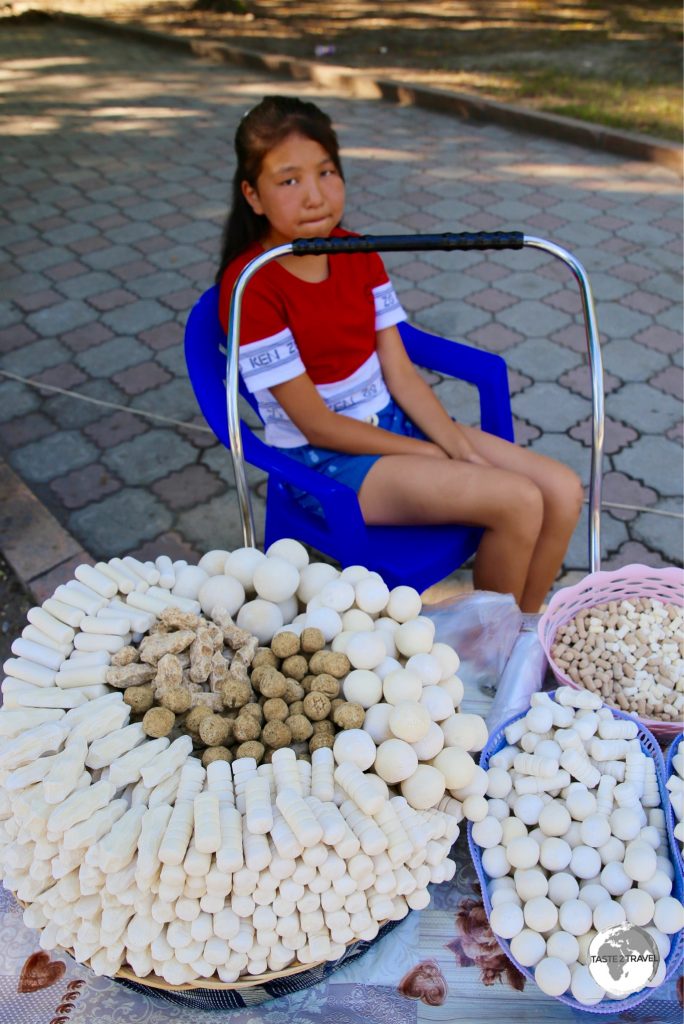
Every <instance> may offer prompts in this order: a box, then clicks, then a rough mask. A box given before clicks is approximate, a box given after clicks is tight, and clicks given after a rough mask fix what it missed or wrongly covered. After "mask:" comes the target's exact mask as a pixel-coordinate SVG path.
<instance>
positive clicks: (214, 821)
mask: <svg viewBox="0 0 684 1024" xmlns="http://www.w3.org/2000/svg"><path fill="white" fill-rule="evenodd" d="M193 812H194V823H195V845H196V847H197V849H198V850H199V851H200V853H216V852H217V851H218V850H219V849H220V847H221V822H220V817H219V802H218V798H217V797H216V796H215V794H214V793H210V792H208V791H205V792H202V793H199V794H198V795H197V796H196V797H195V800H194V804H193Z"/></svg>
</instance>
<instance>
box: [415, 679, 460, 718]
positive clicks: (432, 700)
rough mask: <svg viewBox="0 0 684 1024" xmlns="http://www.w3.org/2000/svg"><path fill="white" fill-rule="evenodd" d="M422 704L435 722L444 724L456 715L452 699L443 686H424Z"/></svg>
mask: <svg viewBox="0 0 684 1024" xmlns="http://www.w3.org/2000/svg"><path fill="white" fill-rule="evenodd" d="M420 703H421V704H422V705H423V707H424V708H425V710H426V711H427V713H428V714H429V716H430V718H431V719H432V721H433V722H443V721H444V720H445V719H446V718H448V717H449V716H450V715H453V713H454V705H453V704H452V702H451V697H450V696H449V694H448V693H446V691H445V690H443V689H442V687H441V686H424V687H423V693H422V695H421V698H420Z"/></svg>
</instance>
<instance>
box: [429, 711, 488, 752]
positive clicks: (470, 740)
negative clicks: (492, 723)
mask: <svg viewBox="0 0 684 1024" xmlns="http://www.w3.org/2000/svg"><path fill="white" fill-rule="evenodd" d="M441 725H442V729H443V730H444V739H445V742H446V745H447V746H448V747H463V749H464V750H482V748H483V747H484V745H485V743H486V742H487V738H488V733H487V726H486V723H485V721H484V719H483V718H480V716H479V715H464V714H460V713H455V714H453V715H450V716H449V718H447V719H445V720H444V721H443V722H442V723H441Z"/></svg>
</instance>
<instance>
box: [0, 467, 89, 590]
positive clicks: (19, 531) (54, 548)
mask: <svg viewBox="0 0 684 1024" xmlns="http://www.w3.org/2000/svg"><path fill="white" fill-rule="evenodd" d="M0 494H2V496H3V502H2V510H1V511H0V536H2V553H3V555H4V556H5V558H6V559H7V561H8V562H9V564H10V565H11V566H12V569H13V570H14V572H15V573H16V575H17V577H18V578H19V581H20V582H21V583H22V584H23V586H24V587H26V589H27V590H28V591H29V593H30V594H31V595H32V596H33V597H34V599H35V600H36V601H38V602H39V603H42V602H43V601H44V600H45V599H46V598H48V597H50V595H51V594H52V593H53V591H54V590H55V587H57V586H58V585H59V584H60V583H65V582H66V580H68V579H70V578H71V577H72V576H73V570H74V569H75V568H76V566H77V565H81V563H82V562H88V563H90V564H91V565H92V564H94V561H95V560H94V559H93V558H92V557H91V556H90V555H89V554H88V552H87V551H86V550H85V549H84V548H83V547H82V546H81V544H80V543H79V542H78V541H77V540H76V538H75V537H72V535H71V534H70V533H69V532H68V531H67V530H65V529H64V527H63V526H60V524H59V523H58V522H57V520H56V519H55V517H54V516H53V515H52V513H51V512H48V510H47V509H46V508H45V506H44V505H43V503H42V502H41V501H40V500H39V499H38V498H37V497H36V496H35V494H34V493H33V491H31V490H30V489H29V488H28V487H27V486H26V484H25V483H24V482H23V480H22V479H21V478H20V477H18V476H17V474H16V473H15V472H14V471H13V470H12V469H10V467H9V466H8V465H7V463H6V462H4V461H3V460H2V459H0Z"/></svg>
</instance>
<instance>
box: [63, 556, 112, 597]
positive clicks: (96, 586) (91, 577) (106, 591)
mask: <svg viewBox="0 0 684 1024" xmlns="http://www.w3.org/2000/svg"><path fill="white" fill-rule="evenodd" d="M74 576H75V577H76V579H77V580H78V581H79V582H80V583H83V584H84V586H86V587H90V589H91V590H94V591H95V593H96V594H100V595H101V596H102V597H114V595H115V594H116V592H117V590H118V587H117V585H116V583H115V582H114V580H112V579H110V577H109V576H105V575H103V573H101V572H98V571H97V569H93V567H92V565H86V564H85V563H84V564H83V565H78V566H76V569H75V570H74Z"/></svg>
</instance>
